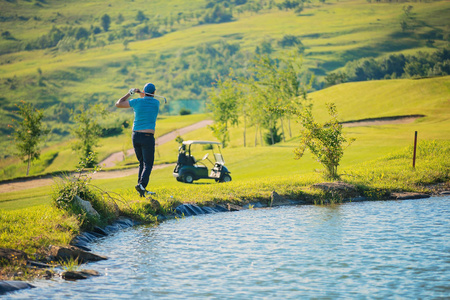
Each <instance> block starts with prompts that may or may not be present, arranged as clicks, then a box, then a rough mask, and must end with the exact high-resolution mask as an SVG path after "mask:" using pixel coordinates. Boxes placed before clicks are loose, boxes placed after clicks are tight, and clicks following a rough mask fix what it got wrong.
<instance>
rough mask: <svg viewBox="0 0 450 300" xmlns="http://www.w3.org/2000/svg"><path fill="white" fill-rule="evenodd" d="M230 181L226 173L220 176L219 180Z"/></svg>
mask: <svg viewBox="0 0 450 300" xmlns="http://www.w3.org/2000/svg"><path fill="white" fill-rule="evenodd" d="M229 181H231V176H230V175H228V174H225V175H223V176H222V178H220V182H229Z"/></svg>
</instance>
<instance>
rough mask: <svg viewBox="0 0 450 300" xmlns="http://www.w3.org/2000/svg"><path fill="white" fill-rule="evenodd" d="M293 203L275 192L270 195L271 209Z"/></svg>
mask: <svg viewBox="0 0 450 300" xmlns="http://www.w3.org/2000/svg"><path fill="white" fill-rule="evenodd" d="M291 204H292V201H291V200H288V199H285V198H283V197H281V196H280V195H279V194H278V193H277V192H275V191H273V192H272V193H271V194H270V204H269V206H270V207H274V206H283V205H291Z"/></svg>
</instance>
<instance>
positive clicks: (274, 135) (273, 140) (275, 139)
mask: <svg viewBox="0 0 450 300" xmlns="http://www.w3.org/2000/svg"><path fill="white" fill-rule="evenodd" d="M282 138H283V134H282V133H278V128H277V127H276V126H273V127H271V128H269V132H266V133H265V134H264V141H265V142H266V144H268V145H274V144H278V143H279V142H281V140H282Z"/></svg>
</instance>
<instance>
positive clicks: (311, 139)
mask: <svg viewBox="0 0 450 300" xmlns="http://www.w3.org/2000/svg"><path fill="white" fill-rule="evenodd" d="M327 108H328V112H329V114H330V116H331V120H330V121H328V122H327V123H325V124H319V123H317V122H316V121H315V120H314V117H313V115H312V112H311V108H310V107H309V108H306V109H304V110H303V112H301V113H298V112H297V115H298V117H299V119H300V123H301V124H302V125H303V128H304V129H303V130H302V131H301V141H300V146H299V147H298V148H297V149H295V151H294V153H295V158H296V159H300V158H301V157H302V156H303V154H304V153H305V150H306V149H307V148H308V149H309V150H310V151H311V153H312V154H313V156H314V157H315V158H316V160H317V161H318V162H320V163H321V164H322V165H323V166H324V167H325V177H326V178H330V179H338V178H339V175H338V173H337V168H338V166H339V162H340V160H341V158H342V156H343V155H344V150H345V149H346V148H347V147H348V146H350V144H351V143H353V141H354V140H355V139H349V140H347V138H346V137H344V135H343V133H342V124H340V123H339V122H338V120H337V111H336V105H335V104H334V103H328V104H327Z"/></svg>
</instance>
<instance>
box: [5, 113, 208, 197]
mask: <svg viewBox="0 0 450 300" xmlns="http://www.w3.org/2000/svg"><path fill="white" fill-rule="evenodd" d="M211 124H213V121H212V120H203V121H200V122H197V123H195V124H192V125H189V126H186V127H183V128H180V129H178V130H175V131H172V132H169V133H167V134H164V135H162V136H160V137H158V138H157V139H156V144H157V145H162V144H164V143H167V142H169V141H172V140H174V139H175V138H176V137H177V136H179V135H183V134H186V133H188V132H191V131H194V130H197V129H200V128H203V127H206V126H207V125H211ZM132 154H134V150H133V149H129V150H128V151H127V155H132ZM123 158H124V157H123V152H116V153H113V154H112V155H110V156H109V157H107V158H106V159H105V160H103V161H101V162H100V163H99V165H100V166H102V167H103V168H110V167H114V166H115V165H116V163H117V162H119V161H122V160H123ZM173 165H174V164H161V165H155V166H154V167H153V170H157V169H162V168H166V167H169V166H173ZM137 172H138V168H132V169H124V170H115V171H100V172H97V173H95V174H94V175H92V179H111V178H119V177H125V176H129V175H134V174H137ZM53 183H54V180H53V176H45V177H41V178H30V179H18V180H14V181H8V182H3V183H0V193H8V192H15V191H20V190H25V189H30V188H36V187H41V186H46V185H51V184H53Z"/></svg>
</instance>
